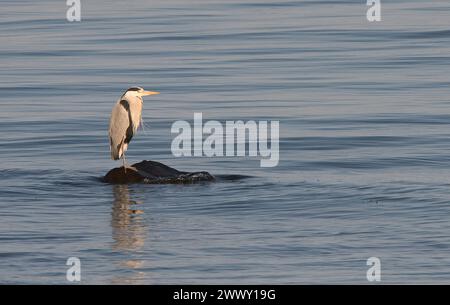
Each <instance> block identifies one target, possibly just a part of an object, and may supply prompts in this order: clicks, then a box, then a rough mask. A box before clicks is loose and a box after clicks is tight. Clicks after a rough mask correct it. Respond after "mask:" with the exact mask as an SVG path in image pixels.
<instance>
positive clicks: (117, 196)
mask: <svg viewBox="0 0 450 305" xmlns="http://www.w3.org/2000/svg"><path fill="white" fill-rule="evenodd" d="M113 194H114V202H113V206H112V217H111V227H112V238H113V240H114V242H113V245H112V250H113V251H117V252H123V253H124V255H126V256H127V259H126V260H124V261H122V262H120V264H119V265H120V267H121V268H125V269H128V270H133V271H136V270H137V269H139V268H141V267H143V265H144V262H143V260H142V259H139V250H141V249H142V248H143V246H144V243H145V239H146V233H147V229H148V228H147V225H146V222H145V219H144V218H143V215H142V214H143V211H142V210H141V209H138V208H137V207H138V206H139V205H140V204H141V203H142V202H140V201H138V200H132V199H131V198H130V190H129V188H128V186H127V185H114V186H113ZM143 277H144V273H143V272H137V273H136V272H134V273H133V274H132V275H131V276H130V277H119V278H115V279H114V280H113V282H114V283H134V282H137V281H139V280H142V278H143Z"/></svg>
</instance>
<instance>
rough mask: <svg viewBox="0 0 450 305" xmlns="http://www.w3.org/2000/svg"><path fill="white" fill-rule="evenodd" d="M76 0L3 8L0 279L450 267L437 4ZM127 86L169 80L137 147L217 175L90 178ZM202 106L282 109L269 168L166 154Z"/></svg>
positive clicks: (227, 113)
mask: <svg viewBox="0 0 450 305" xmlns="http://www.w3.org/2000/svg"><path fill="white" fill-rule="evenodd" d="M81 2H82V21H81V22H79V23H70V22H67V20H66V19H65V16H66V9H67V7H66V6H65V1H47V0H44V1H31V0H30V1H2V2H1V4H0V67H1V73H0V107H1V108H0V109H1V111H0V282H1V283H18V284H30V283H35V284H38V283H39V284H66V283H69V282H67V281H66V270H67V268H68V266H66V265H65V264H66V260H67V259H68V258H69V257H78V258H80V260H81V266H82V268H81V270H82V274H81V280H82V281H81V283H84V284H143V283H146V284H166V283H170V284H186V283H193V284H224V283H228V284H229V283H233V284H243V283H247V284H271V283H278V284H300V283H356V284H365V283H368V281H367V279H366V271H367V269H368V268H369V267H368V266H367V265H366V261H367V259H368V258H369V257H372V256H375V257H378V258H379V259H380V260H381V272H382V273H381V274H382V276H381V283H386V284H387V283H447V284H449V283H450V255H449V253H450V252H449V250H450V221H449V220H450V219H449V218H450V175H449V169H450V141H449V138H450V111H449V104H450V73H449V71H450V69H449V68H450V56H449V54H450V22H449V14H450V3H449V2H448V1H447V0H433V1H419V0H408V1H406V0H392V1H382V21H381V22H377V23H369V22H368V21H367V20H366V18H365V14H366V10H367V7H366V5H365V2H366V1H359V0H358V1H356V0H355V1H350V0H349V1H338V0H336V1H330V0H329V1H289V0H288V1H265V0H246V1H244V0H231V1H230V0H222V1H212V0H205V1H181V0H176V1H163V0H157V1H144V0H133V1H126V3H125V1H106V0H99V1H95V3H93V1H83V0H82V1H81ZM388 2H389V3H388ZM134 85H139V86H143V87H144V88H146V89H149V90H157V91H160V92H161V93H162V94H160V95H158V96H151V97H148V98H146V99H145V105H144V113H143V116H144V121H145V122H146V126H147V127H146V128H145V130H141V131H140V132H139V134H138V135H137V136H136V137H135V138H134V139H133V141H132V142H131V145H130V148H129V151H128V159H129V161H130V162H138V161H140V160H143V159H149V160H155V161H160V162H164V163H165V164H167V165H170V166H174V167H175V168H177V169H180V170H185V171H196V170H206V171H209V172H211V173H212V174H213V175H217V176H220V177H225V178H222V179H220V180H219V181H218V182H217V183H209V184H201V185H187V186H180V185H116V186H113V185H108V184H104V183H102V182H101V181H100V180H99V177H101V176H103V175H104V174H105V173H106V172H107V171H108V170H109V169H111V168H113V167H115V166H119V162H113V161H111V160H109V147H108V137H107V128H108V120H109V115H110V111H111V108H112V106H113V105H114V103H115V101H116V100H117V98H118V97H119V96H120V94H121V93H122V92H123V90H125V89H126V88H128V87H130V86H134ZM194 112H202V113H203V118H204V120H213V119H214V120H219V121H222V122H223V121H225V120H238V119H241V120H244V121H248V120H279V121H280V163H279V165H278V166H277V167H274V168H261V167H260V166H259V164H260V163H259V158H255V157H246V158H243V157H226V158H225V157H224V158H207V157H203V158H194V157H184V158H175V157H174V156H172V153H171V151H170V145H171V141H172V139H173V138H174V136H175V135H173V134H171V133H170V127H171V125H172V123H173V122H175V121H176V120H189V121H192V119H193V114H194ZM228 175H243V176H244V177H241V178H240V179H227V178H226V177H228Z"/></svg>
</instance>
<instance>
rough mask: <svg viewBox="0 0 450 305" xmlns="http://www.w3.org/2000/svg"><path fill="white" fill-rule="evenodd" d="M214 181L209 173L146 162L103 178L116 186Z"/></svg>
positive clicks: (114, 171) (118, 169) (119, 168)
mask: <svg viewBox="0 0 450 305" xmlns="http://www.w3.org/2000/svg"><path fill="white" fill-rule="evenodd" d="M214 180H215V178H214V177H213V176H212V175H211V174H210V173H208V172H195V173H188V172H180V171H178V170H176V169H174V168H172V167H169V166H167V165H164V164H162V163H159V162H155V161H145V160H144V161H142V162H139V163H136V164H133V165H132V166H131V167H127V170H126V171H125V170H124V168H123V166H121V167H116V168H113V169H112V170H110V171H109V172H108V173H107V174H106V176H105V177H104V178H103V181H105V182H107V183H114V184H128V183H149V184H186V183H195V182H201V181H214Z"/></svg>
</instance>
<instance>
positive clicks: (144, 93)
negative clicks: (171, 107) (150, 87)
mask: <svg viewBox="0 0 450 305" xmlns="http://www.w3.org/2000/svg"><path fill="white" fill-rule="evenodd" d="M155 94H159V92H156V91H144V92H142V96H146V95H155Z"/></svg>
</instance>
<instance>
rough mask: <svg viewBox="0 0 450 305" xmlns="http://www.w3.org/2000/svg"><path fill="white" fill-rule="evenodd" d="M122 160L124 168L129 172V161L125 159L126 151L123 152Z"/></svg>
mask: <svg viewBox="0 0 450 305" xmlns="http://www.w3.org/2000/svg"><path fill="white" fill-rule="evenodd" d="M122 161H123V169H124V171H125V173H126V172H127V161H126V160H125V152H123V156H122Z"/></svg>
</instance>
